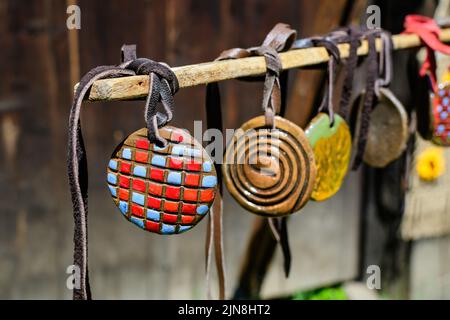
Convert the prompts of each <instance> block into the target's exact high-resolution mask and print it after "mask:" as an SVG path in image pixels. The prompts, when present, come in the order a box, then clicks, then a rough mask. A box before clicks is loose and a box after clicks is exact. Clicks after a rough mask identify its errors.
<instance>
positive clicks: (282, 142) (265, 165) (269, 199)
mask: <svg viewBox="0 0 450 320" xmlns="http://www.w3.org/2000/svg"><path fill="white" fill-rule="evenodd" d="M274 121H275V129H268V128H267V127H266V125H265V117H264V116H259V117H256V118H253V119H251V120H250V121H248V122H246V123H245V124H244V125H243V126H242V127H241V129H239V130H237V131H236V133H235V134H234V136H233V138H232V139H231V141H230V143H229V145H228V146H227V150H226V152H225V158H224V164H223V166H222V170H223V179H224V181H225V184H226V186H227V188H228V190H229V191H230V193H231V195H232V196H233V197H234V198H235V199H236V200H237V201H238V202H239V203H240V204H241V205H242V206H243V207H245V208H246V209H248V210H249V211H251V212H253V213H256V214H259V215H263V216H270V217H278V216H284V215H288V214H291V213H293V212H295V211H297V210H299V209H300V208H302V207H303V206H304V205H305V203H306V202H307V201H308V199H309V198H310V196H311V192H312V189H313V186H314V180H315V177H316V164H315V161H314V154H313V151H312V149H311V146H310V145H309V142H308V139H307V138H306V136H305V133H304V132H303V130H302V129H301V128H299V127H298V126H297V125H295V124H293V123H292V122H290V121H288V120H286V119H284V118H281V117H279V116H276V117H275V120H274Z"/></svg>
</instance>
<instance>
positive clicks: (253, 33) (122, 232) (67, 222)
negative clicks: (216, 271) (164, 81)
mask: <svg viewBox="0 0 450 320" xmlns="http://www.w3.org/2000/svg"><path fill="white" fill-rule="evenodd" d="M70 3H77V4H78V5H79V6H80V8H81V30H80V31H78V33H77V34H75V35H74V34H73V33H74V32H75V31H70V32H69V31H68V30H67V28H66V18H67V14H66V8H67V5H68V4H70ZM364 6H365V1H349V0H334V1H330V0H322V1H306V0H304V1H298V0H281V1H263V0H248V1H238V0H235V1H231V0H224V1H194V0H166V1H162V0H153V1H149V0H147V1H145V0H139V1H124V0H111V1H100V0H98V1H97V0H96V1H92V0H90V1H88V0H80V1H78V2H77V1H67V2H66V1H56V0H35V1H18V0H0V44H1V50H0V130H1V131H0V132H1V134H0V137H1V138H0V161H1V166H0V191H1V192H0V298H68V297H70V291H69V290H67V289H66V287H65V281H66V276H67V275H66V274H65V269H66V267H67V266H68V265H69V264H71V257H72V232H73V231H72V228H73V226H72V225H73V222H72V215H71V203H70V198H69V194H68V187H67V178H66V165H65V164H66V141H67V136H66V130H67V123H68V111H69V106H70V102H71V97H72V88H73V85H74V83H75V82H76V81H77V79H79V77H80V75H82V74H83V73H85V72H86V71H88V70H89V69H90V68H92V67H94V66H97V65H101V64H116V63H118V62H119V58H120V47H121V45H122V44H124V43H128V44H130V43H135V44H137V45H138V54H139V55H140V56H145V57H151V58H152V59H155V60H159V61H165V62H167V63H169V64H170V65H173V66H178V65H184V64H192V63H198V62H203V61H209V60H212V59H214V58H215V57H216V56H217V55H218V54H219V53H220V52H221V51H222V50H224V49H227V48H230V47H236V46H241V47H249V46H253V45H257V44H259V43H260V42H262V40H263V38H264V35H265V34H266V33H267V32H268V31H269V30H270V29H271V27H272V26H273V25H274V24H275V23H277V22H280V21H282V22H286V23H289V24H291V26H292V27H293V28H295V29H297V30H299V35H300V36H309V35H313V34H315V33H324V32H327V31H329V30H330V29H332V28H334V27H336V26H338V25H339V24H341V23H347V22H349V21H350V20H353V21H357V20H358V18H359V16H360V13H361V12H362V10H363V9H364ZM77 35H78V36H77ZM321 79H322V72H317V71H305V72H302V73H301V74H295V73H294V74H293V75H292V76H291V81H290V85H291V88H292V90H291V91H290V95H289V105H288V113H287V116H288V118H289V119H291V120H293V121H295V122H297V123H298V124H300V125H304V124H305V122H306V120H307V119H308V117H309V115H310V110H311V109H312V107H313V105H314V104H313V103H314V101H316V100H317V99H316V95H317V91H318V90H317V88H319V87H320V84H321ZM222 89H223V96H224V106H225V107H224V108H225V110H226V112H225V126H226V127H228V128H234V127H237V126H239V125H240V124H241V123H242V122H244V121H245V120H247V119H249V118H250V117H252V116H254V115H257V114H259V113H260V97H261V95H262V92H261V89H262V86H261V84H258V83H251V84H249V83H242V82H238V81H228V82H226V83H225V84H224V85H223V86H222ZM203 100H204V87H195V88H189V89H186V90H181V91H180V92H179V93H178V94H177V96H176V106H177V107H176V111H175V119H174V124H175V125H178V126H180V127H184V128H188V129H192V128H193V121H194V120H199V119H204V116H205V115H204V104H203ZM82 122H83V130H84V134H85V139H86V143H87V151H88V161H89V172H90V176H89V178H90V185H89V186H90V202H89V206H90V224H89V230H90V260H91V265H90V269H91V273H92V275H91V276H92V279H93V290H94V297H98V298H199V297H200V298H201V297H204V269H203V246H204V227H205V223H202V224H201V226H199V227H198V228H196V230H195V231H192V232H190V233H188V234H186V235H185V236H181V237H171V238H170V239H168V238H161V237H157V236H154V235H149V234H145V233H144V232H141V231H139V230H138V229H136V228H134V227H133V226H131V225H130V224H128V223H126V222H125V221H123V219H122V218H121V217H120V215H119V214H118V212H117V210H116V209H115V208H114V206H113V204H112V201H110V199H109V195H108V192H107V190H106V187H105V165H106V163H107V160H108V158H109V156H110V154H111V152H112V150H113V149H114V147H115V145H116V144H117V143H118V142H119V141H121V139H122V138H123V137H124V136H125V135H127V134H128V133H130V132H132V131H134V130H136V129H138V128H140V127H142V126H143V125H144V120H143V110H142V102H114V103H95V104H85V106H84V109H83V113H82ZM349 181H351V182H352V183H350V182H349ZM358 193H359V187H358V175H351V177H350V178H349V179H348V181H347V183H346V185H345V186H344V188H343V190H342V192H340V194H339V195H338V197H336V198H335V199H333V200H332V201H330V202H327V203H326V204H323V205H319V204H312V205H310V206H308V207H307V208H306V209H305V213H304V214H302V215H300V216H298V217H296V218H295V219H294V218H293V219H292V222H291V226H290V228H291V239H292V242H293V253H294V256H295V257H296V258H295V259H294V264H293V270H292V276H291V279H290V280H289V281H286V280H284V279H283V278H282V276H281V274H282V272H281V266H280V264H279V263H278V262H277V261H278V260H275V262H274V269H275V270H278V271H273V272H272V273H271V274H270V275H269V278H268V280H267V281H268V283H269V284H272V285H271V286H267V285H266V287H265V288H266V289H264V290H263V291H264V292H266V293H267V295H275V294H281V293H287V292H290V291H292V290H295V289H298V288H304V287H313V286H316V285H320V284H328V283H333V282H336V281H341V280H346V279H351V278H354V277H355V276H356V275H357V273H358V270H357V247H358V245H357V241H358V230H359V229H358V206H359V202H358V196H357V195H358ZM226 201H227V206H226V211H225V228H226V235H225V237H226V250H227V251H226V255H227V257H228V269H229V279H230V281H229V285H230V288H229V290H228V295H230V294H232V292H233V289H234V288H235V287H236V280H237V279H238V272H239V266H240V263H241V262H240V261H241V260H242V259H243V256H242V255H243V253H244V250H245V243H246V241H247V239H248V235H249V232H250V231H249V230H250V228H251V224H252V221H253V216H250V215H249V214H246V213H245V212H243V211H242V210H241V209H240V208H238V206H237V205H236V204H235V203H234V202H233V201H232V200H231V199H229V198H226ZM332 209H333V210H332ZM333 211H334V212H333ZM314 230H316V231H314ZM317 230H320V231H321V232H317ZM312 231H314V232H312ZM324 248H325V249H324ZM349 248H350V249H349ZM342 252H345V254H342Z"/></svg>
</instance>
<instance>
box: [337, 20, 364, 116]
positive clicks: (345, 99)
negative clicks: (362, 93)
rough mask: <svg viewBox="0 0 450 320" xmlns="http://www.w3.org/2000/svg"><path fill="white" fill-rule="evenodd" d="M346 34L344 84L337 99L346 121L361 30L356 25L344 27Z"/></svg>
mask: <svg viewBox="0 0 450 320" xmlns="http://www.w3.org/2000/svg"><path fill="white" fill-rule="evenodd" d="M344 31H345V33H346V35H347V39H346V40H347V41H348V42H349V44H350V52H349V56H348V59H347V64H346V68H345V72H346V75H345V79H344V85H343V87H342V93H341V98H340V101H339V115H340V116H341V117H342V118H344V119H345V120H346V121H347V122H348V121H349V120H350V112H349V111H350V110H349V106H350V99H351V97H352V93H353V78H354V75H355V70H356V67H357V65H358V53H357V51H358V47H359V46H360V45H361V41H360V37H361V31H360V30H359V28H356V27H354V26H353V27H349V28H346V29H344Z"/></svg>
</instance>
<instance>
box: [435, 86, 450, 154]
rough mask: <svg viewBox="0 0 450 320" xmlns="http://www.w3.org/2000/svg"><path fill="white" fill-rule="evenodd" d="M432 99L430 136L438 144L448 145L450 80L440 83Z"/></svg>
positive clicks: (449, 132)
mask: <svg viewBox="0 0 450 320" xmlns="http://www.w3.org/2000/svg"><path fill="white" fill-rule="evenodd" d="M431 99H432V106H433V109H432V114H431V120H432V130H433V132H432V138H431V141H432V142H434V143H435V144H437V145H439V146H446V147H449V146H450V82H445V83H441V84H440V85H439V88H438V90H437V93H436V94H433V95H432V96H431Z"/></svg>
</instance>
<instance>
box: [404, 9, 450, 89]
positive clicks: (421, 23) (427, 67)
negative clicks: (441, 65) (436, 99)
mask: <svg viewBox="0 0 450 320" xmlns="http://www.w3.org/2000/svg"><path fill="white" fill-rule="evenodd" d="M404 28H405V31H404V33H412V34H416V35H418V36H419V37H420V39H421V40H422V42H423V43H424V44H425V45H426V47H427V56H426V59H425V61H424V63H423V65H422V68H421V69H420V75H421V76H422V77H423V76H425V75H427V74H428V75H429V77H430V80H431V84H432V86H433V90H434V91H436V90H437V80H436V57H435V55H434V52H435V51H438V52H441V53H444V54H447V55H450V46H448V45H446V44H444V43H442V42H441V40H440V39H439V34H440V32H441V29H440V28H439V26H438V25H437V23H436V21H434V19H432V18H429V17H425V16H421V15H414V14H412V15H408V16H406V18H405V22H404Z"/></svg>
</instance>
